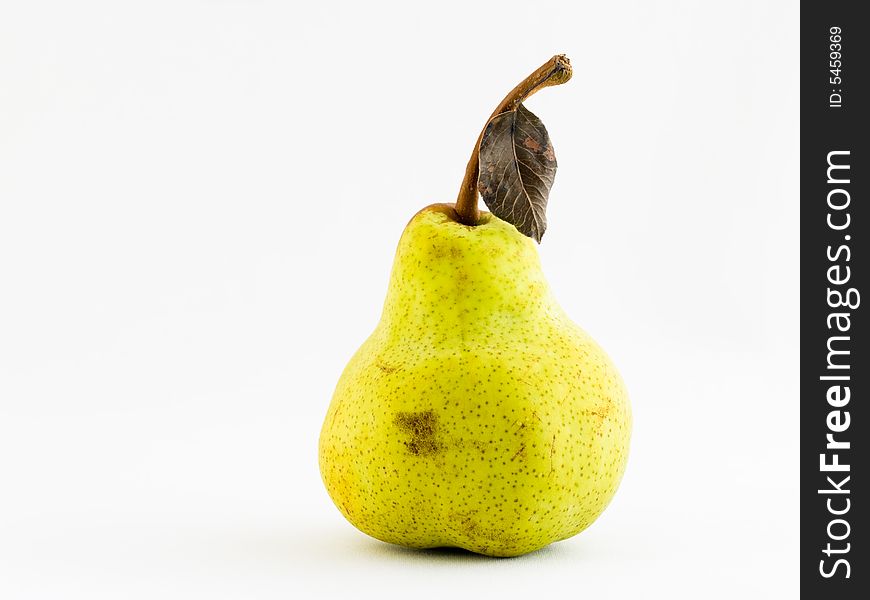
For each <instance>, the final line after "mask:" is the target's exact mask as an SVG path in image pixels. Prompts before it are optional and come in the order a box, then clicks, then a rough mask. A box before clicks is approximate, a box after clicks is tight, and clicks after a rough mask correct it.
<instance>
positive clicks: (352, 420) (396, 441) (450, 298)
mask: <svg viewBox="0 0 870 600" xmlns="http://www.w3.org/2000/svg"><path fill="white" fill-rule="evenodd" d="M570 78H571V68H570V62H569V61H568V59H567V58H566V57H565V56H564V55H557V56H554V57H553V58H552V59H550V60H549V61H548V62H546V63H545V64H544V65H542V66H541V67H540V68H538V69H537V70H535V71H534V72H533V73H532V74H531V75H529V76H528V77H527V78H526V79H525V80H523V81H522V82H521V83H520V84H519V85H517V86H516V87H515V88H514V89H513V90H512V91H511V92H510V93H509V94H508V95H507V96H506V97H505V98H504V100H502V102H501V103H500V104H499V105H498V106H497V107H496V109H495V111H493V114H492V116H491V117H490V119H489V121H488V122H487V125H486V126H485V127H484V130H483V131H482V132H481V134H480V136H479V137H478V140H477V143H476V144H475V147H474V150H473V151H472V155H471V159H470V160H469V162H468V167H467V168H466V172H465V178H464V180H463V182H462V186H461V187H460V193H459V196H458V198H457V201H456V203H455V204H435V205H432V206H429V207H426V208H425V209H423V210H422V211H420V212H419V213H417V214H416V215H415V216H414V218H413V219H411V222H410V223H408V225H407V227H406V228H405V231H404V233H403V234H402V237H401V240H400V241H399V247H398V249H397V251H396V258H395V262H394V264H393V271H392V274H391V276H390V284H389V290H388V292H387V299H386V301H385V303H384V308H383V314H382V316H381V320H380V322H379V323H378V326H377V327H376V328H375V331H374V332H373V333H372V335H371V336H370V337H369V339H368V340H366V342H365V343H364V344H363V345H362V346H361V347H360V349H359V350H358V351H357V352H356V354H355V355H354V356H353V358H352V359H351V361H350V363H349V364H348V365H347V367H346V368H345V370H344V373H342V375H341V378H340V379H339V382H338V385H337V387H336V389H335V393H334V395H333V398H332V403H331V404H330V406H329V410H328V411H327V414H326V419H325V421H324V423H323V428H322V430H321V433H320V448H319V458H320V472H321V475H322V477H323V481H324V483H325V484H326V489H327V491H328V492H329V495H330V497H331V498H332V500H333V501H334V502H335V505H336V506H337V507H338V508H339V510H340V511H341V512H342V514H343V515H344V516H345V517H346V518H347V520H348V521H350V522H351V523H353V524H354V525H355V526H356V527H357V528H359V529H360V530H361V531H363V532H365V533H367V534H369V535H371V536H372V537H375V538H377V539H379V540H383V541H385V542H390V543H393V544H400V545H403V546H408V547H412V548H433V547H439V546H455V547H460V548H465V549H467V550H471V551H473V552H478V553H481V554H487V555H491V556H516V555H520V554H525V553H527V552H531V551H533V550H537V549H538V548H542V547H544V546H546V545H547V544H550V543H552V542H555V541H559V540H564V539H566V538H569V537H571V536H573V535H575V534H577V533H578V532H580V531H582V530H583V529H585V528H586V527H588V526H589V524H590V523H592V522H593V521H594V520H595V519H596V518H597V517H598V515H600V514H601V512H602V511H603V510H604V508H605V507H606V506H607V504H608V502H610V499H611V498H612V497H613V494H614V493H615V492H616V488H617V486H618V485H619V482H620V479H621V478H622V474H623V471H624V470H625V464H626V459H627V457H628V446H629V437H630V433H631V412H630V408H629V404H628V396H627V394H626V391H625V386H624V384H623V382H622V379H621V378H620V376H619V373H618V372H617V371H616V369H615V367H614V366H613V364H612V363H611V361H610V359H609V358H608V357H607V355H606V354H605V353H604V351H603V350H602V349H601V348H600V347H599V346H598V345H597V344H596V343H595V342H594V341H593V340H592V339H591V338H590V337H589V336H588V335H587V334H586V333H585V332H583V330H581V329H580V328H579V327H577V326H576V325H575V324H574V323H573V322H572V321H571V320H570V319H569V318H568V317H567V316H566V315H565V313H564V311H563V310H562V308H561V307H560V306H559V304H558V303H557V302H556V300H555V298H554V297H553V295H552V293H551V291H550V288H549V286H548V285H547V282H546V280H545V279H544V275H543V273H542V271H541V264H540V260H539V258H538V251H537V248H536V247H535V244H534V242H533V241H532V239H530V238H534V239H535V240H537V241H538V242H540V240H541V237H542V236H543V234H544V231H545V229H546V217H545V214H544V213H545V209H546V204H547V197H548V195H549V191H550V187H551V186H552V183H553V179H554V176H555V172H556V158H555V154H554V152H553V148H552V144H551V142H550V139H549V135H548V133H547V131H546V129H545V128H544V125H543V123H541V121H540V119H538V118H537V117H536V116H535V115H534V114H532V113H531V112H530V111H528V109H526V108H525V107H524V106H523V105H522V101H523V100H524V99H526V98H528V97H529V96H531V95H532V94H533V93H535V92H536V91H537V90H540V89H543V88H545V87H548V86H551V85H560V84H562V83H565V82H566V81H568V80H569V79H570ZM478 193H480V195H481V196H482V197H483V200H484V202H485V203H486V205H487V206H488V207H489V208H490V209H491V211H492V213H481V212H479V211H478V208H477V198H478Z"/></svg>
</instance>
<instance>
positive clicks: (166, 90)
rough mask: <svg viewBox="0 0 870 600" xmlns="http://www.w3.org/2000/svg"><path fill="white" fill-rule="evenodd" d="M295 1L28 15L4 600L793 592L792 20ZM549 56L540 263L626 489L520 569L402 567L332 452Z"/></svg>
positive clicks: (12, 253) (423, 556) (19, 131)
mask: <svg viewBox="0 0 870 600" xmlns="http://www.w3.org/2000/svg"><path fill="white" fill-rule="evenodd" d="M298 4H299V3H293V2H267V1H260V2H242V1H235V2H233V1H223V2H192V1H185V2H179V1H171V2H162V1H160V2H158V1H151V2H142V3H119V2H109V1H106V2H102V3H100V2H92V1H90V2H53V3H49V2H17V3H15V2H5V3H3V4H2V5H0V597H2V598H4V599H19V598H50V599H58V598H88V599H102V598H107V599H113V600H117V599H120V598H125V599H126V598H158V597H159V598H185V599H191V598H209V599H219V598H257V599H259V598H293V597H297V598H299V597H305V598H307V597H314V596H315V595H316V596H322V597H377V598H393V597H395V598H409V597H410V598H426V597H431V598H442V599H443V598H445V597H497V598H513V597H528V596H529V595H530V594H534V595H535V597H547V596H546V595H547V594H549V595H554V594H556V593H559V594H561V596H560V597H578V598H596V599H598V598H634V597H646V598H650V597H652V598H683V597H685V598H734V597H737V596H739V597H742V598H770V597H776V598H789V597H795V596H796V595H797V558H798V556H797V542H798V500H797V485H798V468H797V467H798V461H797V449H798V446H797V442H798V437H797V429H798V427H797V426H798V388H797V377H796V376H797V371H798V348H797V342H798V333H799V332H798V305H799V301H798V134H799V131H798V108H799V99H798V24H799V16H798V8H797V2H792V3H786V2H758V1H734V0H731V1H727V2H716V3H714V2H703V3H701V2H688V1H686V2H664V1H660V2H649V1H641V0H637V1H636V2H582V3H581V2H559V3H548V2H541V1H537V0H536V1H534V2H532V1H530V0H526V1H524V2H515V1H509V0H500V1H498V2H488V3H476V2H469V1H463V2H458V3H449V2H448V3H444V2H437V3H435V2H433V3H430V4H428V5H422V4H420V3H414V2H399V3H394V4H382V3H378V2H311V3H310V4H308V5H307V6H298ZM294 5H295V6H294ZM557 52H564V53H566V54H568V55H569V56H570V57H571V59H572V63H573V65H574V70H575V76H574V79H573V80H572V81H571V82H570V83H569V84H568V85H566V86H563V87H561V88H554V89H549V90H545V91H543V92H541V93H540V94H539V95H537V96H535V97H534V98H533V99H532V100H530V101H529V102H528V106H529V108H530V109H531V110H532V111H534V112H535V113H536V114H538V116H540V117H541V118H542V120H543V121H544V122H545V123H546V125H547V127H548V129H549V131H550V133H551V137H552V139H553V141H554V145H555V147H556V153H557V156H558V158H559V163H560V170H559V173H558V175H557V177H556V184H555V186H554V188H553V192H552V194H551V196H550V208H549V212H548V215H549V220H550V228H549V230H548V232H547V235H546V236H545V238H544V241H543V244H542V245H541V247H540V252H541V256H542V261H543V265H544V269H545V272H546V274H547V276H548V278H549V281H550V283H551V285H552V286H553V288H554V290H555V293H556V296H557V297H558V298H559V300H560V302H561V303H562V305H563V306H564V307H565V309H566V310H567V312H568V313H569V314H570V315H572V317H573V318H574V319H575V320H576V321H577V322H578V323H579V324H580V325H581V326H583V327H584V328H585V329H586V330H587V331H589V332H590V333H591V334H592V335H593V336H594V337H595V338H596V339H597V340H598V341H599V343H601V344H602V346H604V348H605V349H607V351H608V352H609V353H610V354H611V356H612V357H613V359H614V361H615V362H616V364H617V365H618V366H619V368H620V370H621V372H622V373H623V376H624V378H625V380H626V382H627V384H628V388H629V391H630V393H631V397H632V402H633V408H634V416H635V429H634V437H633V445H632V453H631V458H630V461H629V467H628V470H627V473H626V475H625V479H624V481H623V485H622V487H621V488H620V490H619V492H618V493H617V496H616V498H615V500H614V501H613V503H612V504H611V506H610V507H609V509H608V510H607V511H606V512H605V514H604V515H603V516H602V517H601V518H600V519H599V520H598V521H597V522H596V523H595V524H594V525H593V526H592V527H591V528H590V529H589V530H587V531H586V532H584V533H583V534H581V535H580V536H578V537H576V538H574V539H572V540H570V541H566V542H562V543H560V544H556V545H554V546H551V547H549V548H547V549H545V550H542V551H540V552H537V553H534V554H532V555H528V556H525V557H522V558H518V559H511V560H493V559H486V558H482V557H476V556H474V555H469V554H465V553H458V552H445V551H440V552H413V551H408V550H404V549H401V548H397V547H391V546H387V545H385V544H382V543H380V542H377V541H374V540H372V539H369V538H367V537H366V536H364V535H363V534H361V533H359V532H357V531H356V530H355V529H354V528H353V527H352V526H351V525H349V524H348V523H347V522H345V521H344V519H343V518H342V517H341V515H340V514H339V512H338V511H337V510H336V509H335V508H334V507H333V505H332V504H331V502H330V500H329V498H328V496H327V495H326V492H325V491H324V489H323V486H322V484H321V482H320V477H319V473H318V468H317V453H316V447H317V437H318V433H319V429H320V424H321V420H322V418H323V415H324V414H325V411H326V408H327V404H328V402H329V399H330V396H331V393H332V390H333V386H334V384H335V382H336V380H337V378H338V376H339V374H340V372H341V370H342V368H343V366H344V364H345V363H346V362H347V360H348V359H349V357H350V356H351V354H352V353H353V352H354V350H355V349H356V348H357V346H359V344H360V343H361V342H362V341H363V340H364V338H365V337H366V336H367V335H368V334H369V332H370V331H371V330H372V328H373V327H374V325H375V323H376V322H377V320H378V318H379V315H380V309H381V303H382V302H383V297H384V293H385V290H386V284H387V278H388V274H389V270H390V266H391V262H392V258H393V251H394V249H395V245H396V242H397V241H398V238H399V235H400V234H401V232H402V228H403V227H404V225H405V223H406V222H407V220H408V219H409V218H410V216H411V215H412V214H413V213H414V212H415V211H416V210H417V209H419V208H420V207H422V206H424V205H426V204H429V203H432V202H445V201H446V202H452V201H453V199H454V198H455V195H456V192H457V188H458V185H459V182H460V179H461V177H462V173H463V169H464V167H465V162H466V160H467V158H468V154H469V153H470V151H471V146H472V143H473V142H474V140H475V138H476V136H477V134H478V132H479V130H480V128H481V127H482V126H483V124H484V120H485V119H486V117H487V116H488V115H489V112H490V111H491V109H492V108H493V107H494V106H495V104H496V103H497V102H498V101H499V100H500V99H501V97H502V96H503V95H504V93H505V92H507V91H508V90H509V89H510V88H511V87H513V85H514V84H515V83H517V82H518V81H519V80H520V79H521V78H523V77H524V76H525V75H526V74H527V73H529V72H531V71H532V70H533V69H534V68H535V67H537V66H538V65H539V64H541V63H543V62H544V61H545V60H547V59H548V58H549V57H550V56H551V55H552V54H554V53H557Z"/></svg>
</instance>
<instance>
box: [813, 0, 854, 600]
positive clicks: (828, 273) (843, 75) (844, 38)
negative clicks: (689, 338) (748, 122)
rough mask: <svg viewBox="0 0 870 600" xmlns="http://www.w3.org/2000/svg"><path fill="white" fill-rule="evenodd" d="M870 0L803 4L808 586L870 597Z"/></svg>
mask: <svg viewBox="0 0 870 600" xmlns="http://www.w3.org/2000/svg"><path fill="white" fill-rule="evenodd" d="M866 8H867V6H866V4H865V3H862V2H822V1H815V2H804V3H802V5H801V9H802V10H801V152H800V154H801V166H800V172H801V198H800V202H801V256H800V258H801V366H800V372H801V399H800V404H801V432H800V433H801V552H800V556H801V592H802V594H805V595H806V597H807V598H836V599H838V600H841V599H842V600H847V599H850V598H870V595H868V594H870V586H868V581H870V559H868V556H870V555H868V552H867V545H868V544H870V536H868V535H867V532H866V526H867V518H866V515H867V511H868V507H867V503H868V501H870V500H868V498H870V494H868V493H867V492H866V490H867V489H868V484H870V481H868V480H870V473H868V471H867V467H866V454H867V446H868V444H870V428H868V426H867V419H868V418H870V411H868V410H867V404H868V402H870V396H868V394H870V384H868V381H870V362H868V358H867V352H866V349H867V344H868V340H867V338H868V331H867V321H868V318H867V315H866V314H865V313H866V312H867V310H868V308H867V307H865V306H863V302H864V301H866V302H870V295H868V296H867V297H866V299H865V298H862V297H861V294H862V293H863V292H866V293H867V294H870V289H867V287H866V282H867V271H868V270H870V261H868V260H867V237H868V235H870V223H868V221H870V210H868V209H867V205H868V204H870V196H868V194H870V186H868V183H867V180H868V178H870V170H868V161H870V155H868V152H867V145H868V139H867V136H868V127H867V114H866V113H867V112H868V111H870V97H868V95H867V77H868V75H870V62H868V60H867V56H868V55H867V41H868V39H870V21H868V20H867V19H866V17H865V18H863V19H861V18H859V15H858V11H859V10H861V12H862V13H864V10H865V9H866ZM864 14H866V13H864ZM829 436H830V437H829ZM861 490H863V491H861Z"/></svg>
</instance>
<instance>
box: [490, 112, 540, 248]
mask: <svg viewBox="0 0 870 600" xmlns="http://www.w3.org/2000/svg"><path fill="white" fill-rule="evenodd" d="M555 177H556V155H555V154H554V153H553V145H552V143H551V142H550V136H549V135H547V129H546V127H544V124H543V123H541V120H540V119H539V118H538V117H536V116H535V115H534V114H532V112H531V111H529V110H528V109H527V108H526V107H525V106H523V105H522V104H520V105H519V106H518V107H517V109H516V110H512V111H509V112H505V113H502V114H500V115H496V116H495V117H493V118H492V120H490V122H489V123H488V124H487V126H486V130H485V131H484V133H483V138H482V139H481V141H480V176H479V177H478V180H477V189H478V191H480V195H481V196H482V197H483V201H484V203H486V206H487V207H488V208H489V210H490V211H492V213H493V214H494V215H495V216H497V217H498V218H499V219H503V220H505V221H507V222H508V223H511V224H512V225H513V226H514V227H516V228H517V229H518V230H519V231H520V232H521V233H523V234H525V235H527V236H529V237H530V238H534V239H535V240H536V241H537V242H540V241H541V237H542V236H543V235H544V231H545V230H546V229H547V215H546V210H547V197H548V196H549V195H550V188H551V187H552V186H553V180H554V178H555Z"/></svg>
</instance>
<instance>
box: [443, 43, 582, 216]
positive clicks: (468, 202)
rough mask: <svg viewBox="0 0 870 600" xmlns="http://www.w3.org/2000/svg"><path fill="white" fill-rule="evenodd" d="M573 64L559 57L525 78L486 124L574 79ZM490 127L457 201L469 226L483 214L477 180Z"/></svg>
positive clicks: (477, 147)
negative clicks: (482, 147)
mask: <svg viewBox="0 0 870 600" xmlns="http://www.w3.org/2000/svg"><path fill="white" fill-rule="evenodd" d="M571 74H572V71H571V61H569V60H568V57H567V56H565V55H564V54H557V55H556V56H554V57H553V58H551V59H550V60H548V61H547V62H545V63H544V64H543V65H541V66H540V67H538V68H537V69H535V71H534V72H533V73H532V74H531V75H529V76H528V77H526V78H525V79H523V80H522V81H521V82H520V83H519V84H518V85H517V86H516V87H515V88H514V89H512V90H511V91H510V92H508V95H507V96H505V97H504V100H502V101H501V102H500V103H499V105H498V106H497V107H496V108H495V110H494V111H492V114H491V115H490V116H489V119H487V120H486V125H489V122H490V121H491V120H492V119H493V118H494V117H496V116H498V115H500V114H502V113H506V112H510V111H512V110H516V108H517V107H518V106H519V105H520V103H522V102H523V101H524V100H525V99H526V98H528V97H529V96H531V95H532V94H534V93H535V92H537V91H538V90H541V89H544V88H545V87H549V86H551V85H560V84H562V83H565V82H566V81H568V80H569V79H571ZM486 125H484V126H483V130H482V131H481V132H480V135H479V136H477V142H475V144H474V150H473V151H472V152H471V158H469V159H468V165H467V166H466V167H465V178H464V179H463V180H462V186H461V187H460V188H459V196H457V198H456V206H455V210H456V214H457V216H458V217H459V221H460V222H462V223H464V224H465V225H477V222H478V220H479V219H480V211H479V210H478V208H477V179H478V177H479V176H480V142H481V140H482V139H483V134H484V133H485V132H486Z"/></svg>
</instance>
